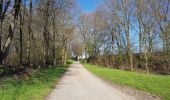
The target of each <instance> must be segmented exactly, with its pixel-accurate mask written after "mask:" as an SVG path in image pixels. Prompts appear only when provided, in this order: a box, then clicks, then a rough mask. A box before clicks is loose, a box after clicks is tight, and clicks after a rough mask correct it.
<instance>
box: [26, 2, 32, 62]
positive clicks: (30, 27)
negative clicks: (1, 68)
mask: <svg viewBox="0 0 170 100" xmlns="http://www.w3.org/2000/svg"><path fill="white" fill-rule="evenodd" d="M31 33H32V0H29V21H28V40H27V60H26V63H27V64H28V65H29V64H30V43H31Z"/></svg>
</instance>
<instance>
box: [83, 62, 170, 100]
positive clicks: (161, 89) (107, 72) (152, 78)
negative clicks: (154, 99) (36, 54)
mask: <svg viewBox="0 0 170 100" xmlns="http://www.w3.org/2000/svg"><path fill="white" fill-rule="evenodd" d="M83 65H84V66H85V67H86V68H87V69H88V70H89V71H91V72H92V73H94V74H96V75H98V76H99V77H101V78H103V79H105V80H109V81H112V82H113V83H116V84H120V85H127V86H131V87H134V88H136V89H139V90H143V91H146V92H150V93H152V94H156V95H158V96H160V97H161V98H162V99H163V100H170V76H169V75H167V76H163V75H154V74H144V73H140V72H129V71H123V70H117V69H109V68H104V67H101V66H97V65H91V64H83Z"/></svg>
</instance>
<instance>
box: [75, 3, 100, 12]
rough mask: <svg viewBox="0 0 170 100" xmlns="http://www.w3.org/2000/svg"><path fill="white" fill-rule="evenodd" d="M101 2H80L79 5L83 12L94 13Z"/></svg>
mask: <svg viewBox="0 0 170 100" xmlns="http://www.w3.org/2000/svg"><path fill="white" fill-rule="evenodd" d="M98 1H99V0H78V4H79V6H80V8H81V9H82V10H83V11H87V12H90V11H93V10H95V8H96V5H97V2H98Z"/></svg>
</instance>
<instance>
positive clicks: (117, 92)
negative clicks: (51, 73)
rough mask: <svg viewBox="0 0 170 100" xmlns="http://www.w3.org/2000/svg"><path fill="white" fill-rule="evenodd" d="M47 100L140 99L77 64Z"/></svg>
mask: <svg viewBox="0 0 170 100" xmlns="http://www.w3.org/2000/svg"><path fill="white" fill-rule="evenodd" d="M139 97H140V96H139ZM141 97H142V96H141ZM151 97H152V96H151ZM152 99H153V98H150V97H148V98H142V100H152ZM47 100H139V98H136V97H135V96H134V95H129V93H126V91H124V90H123V91H122V90H121V89H120V88H117V87H115V86H112V85H109V84H108V83H107V82H105V81H103V80H101V79H99V78H98V77H96V76H95V75H93V74H92V73H90V72H89V71H87V70H86V69H85V68H84V67H83V66H82V65H81V64H78V63H75V64H72V65H71V66H70V68H69V69H68V71H67V72H66V74H65V75H64V76H63V78H62V79H61V80H60V82H59V84H58V85H56V88H55V89H54V90H53V91H52V92H51V94H50V95H49V96H48V97H47Z"/></svg>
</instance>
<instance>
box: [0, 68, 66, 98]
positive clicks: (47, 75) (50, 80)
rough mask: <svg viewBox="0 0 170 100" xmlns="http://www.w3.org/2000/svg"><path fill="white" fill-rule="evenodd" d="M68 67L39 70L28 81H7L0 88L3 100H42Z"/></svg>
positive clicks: (9, 79)
mask: <svg viewBox="0 0 170 100" xmlns="http://www.w3.org/2000/svg"><path fill="white" fill-rule="evenodd" d="M66 69H67V65H65V66H63V65H60V66H56V67H53V68H48V69H40V70H37V71H36V72H35V73H34V74H33V75H32V76H30V77H29V80H28V81H24V80H23V79H20V80H17V81H16V80H13V79H12V78H7V79H5V80H4V81H3V82H2V84H1V86H0V99H1V100H42V99H44V97H45V96H46V95H47V94H48V93H49V92H50V91H51V90H52V89H53V88H54V86H55V84H56V83H57V81H58V80H59V78H60V77H61V76H62V75H63V74H64V72H65V71H66Z"/></svg>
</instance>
